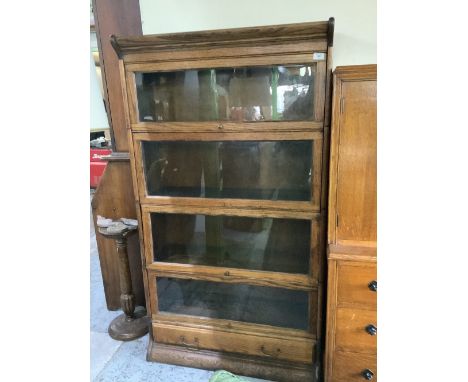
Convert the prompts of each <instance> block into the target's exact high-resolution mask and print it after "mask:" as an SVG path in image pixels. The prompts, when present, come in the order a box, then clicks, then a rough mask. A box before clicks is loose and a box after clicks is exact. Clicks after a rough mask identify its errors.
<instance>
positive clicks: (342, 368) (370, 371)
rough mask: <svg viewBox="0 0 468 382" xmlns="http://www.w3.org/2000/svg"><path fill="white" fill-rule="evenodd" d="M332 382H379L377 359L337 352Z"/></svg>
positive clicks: (370, 356) (364, 355)
mask: <svg viewBox="0 0 468 382" xmlns="http://www.w3.org/2000/svg"><path fill="white" fill-rule="evenodd" d="M332 373H333V374H332V376H331V381H330V382H363V381H373V382H375V381H377V358H376V356H373V355H368V354H359V353H345V352H339V351H337V352H335V354H334V357H333V372H332Z"/></svg>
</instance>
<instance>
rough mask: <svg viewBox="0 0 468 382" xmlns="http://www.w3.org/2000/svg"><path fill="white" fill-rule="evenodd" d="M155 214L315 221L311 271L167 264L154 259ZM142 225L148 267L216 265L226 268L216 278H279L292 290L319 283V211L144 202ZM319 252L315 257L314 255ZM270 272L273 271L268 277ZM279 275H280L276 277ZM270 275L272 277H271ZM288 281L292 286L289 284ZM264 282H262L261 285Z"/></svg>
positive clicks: (189, 268)
mask: <svg viewBox="0 0 468 382" xmlns="http://www.w3.org/2000/svg"><path fill="white" fill-rule="evenodd" d="M151 213H175V214H187V215H195V214H200V215H208V216H239V217H253V218H283V219H303V220H310V221H311V235H310V239H311V243H310V251H311V253H310V263H309V264H310V270H309V274H293V273H283V272H273V271H259V270H255V271H254V270H248V269H237V268H236V269H234V268H226V267H219V268H217V267H210V266H202V265H190V264H177V265H176V264H173V263H164V262H159V261H154V258H153V254H154V248H153V238H152V227H151V218H150V215H151ZM141 218H142V225H143V232H144V243H145V247H144V249H145V254H146V256H145V258H146V267H147V269H148V270H158V269H165V270H167V271H169V272H176V270H175V268H179V270H180V272H182V273H189V272H197V271H199V270H200V269H201V273H203V272H208V271H209V270H210V269H208V268H213V269H214V270H216V269H218V270H220V269H222V270H223V272H222V273H223V275H219V277H222V278H223V279H222V280H215V281H226V280H235V278H233V277H235V275H236V277H244V278H245V279H248V278H257V277H258V278H259V279H262V278H265V277H267V280H271V282H273V283H274V282H275V281H278V280H281V279H283V280H287V281H285V282H284V285H283V286H284V287H285V288H288V287H290V288H291V289H297V287H300V286H302V287H304V288H305V289H304V290H309V287H313V286H315V287H316V286H317V285H318V279H319V274H320V272H319V271H320V265H321V260H322V259H321V257H322V256H321V251H320V247H321V246H320V241H319V240H320V237H321V233H322V229H323V228H322V227H321V219H320V217H319V215H318V214H316V213H315V214H310V213H306V214H303V215H302V216H299V215H298V213H297V212H296V211H287V212H286V211H285V212H284V213H283V212H281V213H278V211H277V210H262V211H257V210H248V209H239V208H235V209H222V208H216V209H213V208H210V207H186V206H174V205H167V206H155V205H143V206H142V212H141ZM314 255H315V256H314ZM225 272H229V277H224V273H225ZM269 274H272V275H270V276H268V275H269ZM276 274H279V275H280V276H276ZM268 277H270V278H268ZM226 282H235V281H226ZM288 284H289V285H290V286H288ZM258 285H261V284H258ZM265 286H275V285H265Z"/></svg>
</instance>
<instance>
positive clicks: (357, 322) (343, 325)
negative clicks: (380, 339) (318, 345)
mask: <svg viewBox="0 0 468 382" xmlns="http://www.w3.org/2000/svg"><path fill="white" fill-rule="evenodd" d="M370 325H372V327H371V326H370ZM374 328H375V335H371V333H372V332H373V330H374ZM335 349H336V350H343V351H352V352H358V353H366V354H376V352H377V312H375V311H372V310H364V309H353V308H338V309H337V312H336V335H335Z"/></svg>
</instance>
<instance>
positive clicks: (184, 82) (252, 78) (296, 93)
mask: <svg viewBox="0 0 468 382" xmlns="http://www.w3.org/2000/svg"><path fill="white" fill-rule="evenodd" d="M315 71H316V65H315V64H314V63H313V64H310V65H288V66H259V67H244V68H218V69H194V70H181V71H174V72H155V73H136V76H135V81H136V87H137V97H138V111H139V115H140V121H143V122H145V121H155V122H158V121H166V122H168V121H187V122H188V121H277V120H289V121H298V120H312V119H313V113H314V108H313V104H314V81H315Z"/></svg>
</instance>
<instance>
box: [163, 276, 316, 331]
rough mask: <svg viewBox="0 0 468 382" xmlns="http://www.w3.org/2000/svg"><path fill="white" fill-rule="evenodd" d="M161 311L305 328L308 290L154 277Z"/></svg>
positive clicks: (306, 325)
mask: <svg viewBox="0 0 468 382" xmlns="http://www.w3.org/2000/svg"><path fill="white" fill-rule="evenodd" d="M157 290H158V305H159V310H160V311H161V312H168V313H175V314H186V315H191V316H201V317H210V318H218V319H227V320H234V321H242V322H250V323H255V324H264V325H272V326H279V327H287V328H293V329H302V330H307V328H308V324H307V317H308V293H307V292H304V291H297V290H289V289H281V288H272V287H262V286H253V285H243V284H224V283H219V282H212V281H199V280H185V279H177V278H167V277H158V278H157Z"/></svg>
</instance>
